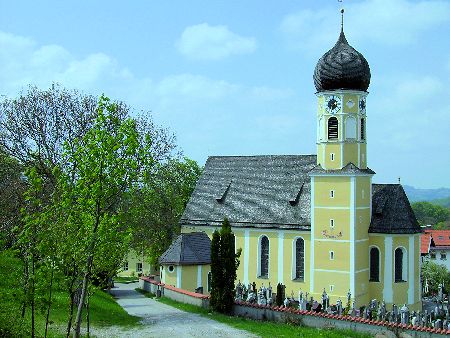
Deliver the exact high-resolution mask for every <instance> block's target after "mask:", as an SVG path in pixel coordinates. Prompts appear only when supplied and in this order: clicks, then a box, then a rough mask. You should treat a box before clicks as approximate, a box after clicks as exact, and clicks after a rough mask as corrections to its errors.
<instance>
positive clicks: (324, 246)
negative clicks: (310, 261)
mask: <svg viewBox="0 0 450 338" xmlns="http://www.w3.org/2000/svg"><path fill="white" fill-rule="evenodd" d="M330 251H333V252H334V259H330V255H331V254H330ZM314 265H315V268H316V269H324V270H333V271H336V270H339V271H350V244H349V243H348V242H342V241H332V242H331V241H319V240H316V241H314ZM314 280H316V279H314Z"/></svg>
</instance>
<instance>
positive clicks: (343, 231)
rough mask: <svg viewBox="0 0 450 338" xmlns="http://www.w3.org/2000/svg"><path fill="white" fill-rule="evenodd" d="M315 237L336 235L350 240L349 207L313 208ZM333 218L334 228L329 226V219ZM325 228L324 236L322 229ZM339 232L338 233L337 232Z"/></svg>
mask: <svg viewBox="0 0 450 338" xmlns="http://www.w3.org/2000/svg"><path fill="white" fill-rule="evenodd" d="M314 217H315V224H316V225H315V227H314V236H315V238H319V239H324V238H327V237H326V236H338V238H339V239H340V240H350V234H349V231H348V226H349V220H350V209H314ZM331 219H332V220H333V223H334V228H331V226H330V223H331V221H330V220H331ZM324 230H326V232H327V235H326V236H324V235H323V234H322V231H324ZM339 233H340V234H339Z"/></svg>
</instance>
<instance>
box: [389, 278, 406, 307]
mask: <svg viewBox="0 0 450 338" xmlns="http://www.w3.org/2000/svg"><path fill="white" fill-rule="evenodd" d="M392 289H393V292H394V298H393V303H394V304H397V305H400V304H401V305H403V304H408V282H402V283H393V285H392Z"/></svg>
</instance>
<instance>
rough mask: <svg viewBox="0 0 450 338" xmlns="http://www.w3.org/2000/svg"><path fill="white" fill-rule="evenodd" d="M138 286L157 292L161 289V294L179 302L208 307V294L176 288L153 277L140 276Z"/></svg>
mask: <svg viewBox="0 0 450 338" xmlns="http://www.w3.org/2000/svg"><path fill="white" fill-rule="evenodd" d="M139 287H140V288H141V289H143V290H145V291H149V292H152V293H155V294H157V291H158V290H160V291H161V295H162V296H164V297H167V298H170V299H172V300H175V301H177V302H180V303H185V304H192V305H196V306H199V307H203V308H205V309H207V308H208V307H209V296H207V295H202V294H200V293H195V292H190V291H186V290H183V289H178V288H176V287H173V286H171V285H165V284H163V283H158V282H157V281H155V280H154V279H151V278H148V277H141V278H140V279H139Z"/></svg>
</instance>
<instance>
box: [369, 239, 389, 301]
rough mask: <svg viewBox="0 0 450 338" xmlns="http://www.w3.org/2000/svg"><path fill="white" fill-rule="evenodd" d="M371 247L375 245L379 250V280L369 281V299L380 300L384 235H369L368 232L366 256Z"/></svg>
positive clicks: (382, 283) (381, 295)
mask: <svg viewBox="0 0 450 338" xmlns="http://www.w3.org/2000/svg"><path fill="white" fill-rule="evenodd" d="M371 247H377V248H378V249H379V251H380V281H379V282H369V293H370V299H379V300H382V299H383V290H384V259H385V258H384V257H385V252H384V251H385V250H384V237H382V236H370V234H369V248H368V251H367V257H369V254H370V248H371Z"/></svg>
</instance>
